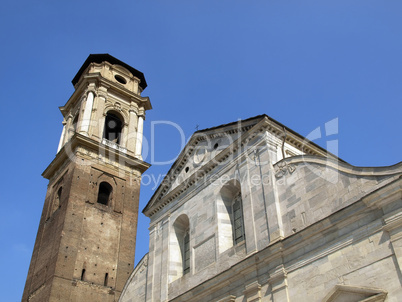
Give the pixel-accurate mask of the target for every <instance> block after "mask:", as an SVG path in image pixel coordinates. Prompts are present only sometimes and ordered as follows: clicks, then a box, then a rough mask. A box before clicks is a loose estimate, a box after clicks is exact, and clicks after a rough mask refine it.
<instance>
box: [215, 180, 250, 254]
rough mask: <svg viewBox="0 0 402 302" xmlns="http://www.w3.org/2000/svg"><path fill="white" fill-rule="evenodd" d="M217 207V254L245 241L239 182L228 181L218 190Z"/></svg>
mask: <svg viewBox="0 0 402 302" xmlns="http://www.w3.org/2000/svg"><path fill="white" fill-rule="evenodd" d="M219 193H220V194H219V197H218V200H217V206H218V240H219V252H220V253H222V252H224V251H226V250H228V249H229V248H231V247H232V246H234V245H237V244H239V243H241V242H243V241H244V240H245V231H244V217H243V202H242V197H241V188H240V183H239V181H237V180H235V179H233V180H230V181H228V182H227V183H226V184H225V185H224V186H223V187H222V188H221V190H220V192H219Z"/></svg>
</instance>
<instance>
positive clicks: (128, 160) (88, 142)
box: [42, 133, 151, 179]
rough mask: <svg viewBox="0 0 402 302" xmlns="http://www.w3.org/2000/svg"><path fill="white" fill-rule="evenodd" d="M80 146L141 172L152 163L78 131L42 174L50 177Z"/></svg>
mask: <svg viewBox="0 0 402 302" xmlns="http://www.w3.org/2000/svg"><path fill="white" fill-rule="evenodd" d="M78 147H82V148H84V149H85V150H88V151H91V152H93V153H95V154H102V155H104V156H105V157H106V158H113V159H114V160H115V162H117V163H124V165H127V166H128V167H129V168H132V169H135V170H137V171H139V172H140V173H141V174H142V173H144V172H145V171H146V170H147V169H148V168H149V167H150V166H151V165H150V164H148V163H146V162H144V161H142V160H139V159H137V158H135V157H133V156H130V155H127V154H125V153H123V152H119V151H118V150H115V149H113V148H110V147H108V146H106V145H103V144H100V143H99V142H97V141H95V140H93V139H91V138H88V137H86V136H84V135H81V134H79V133H76V134H74V136H73V137H72V138H71V140H70V141H69V142H68V143H67V144H65V145H64V146H63V148H62V149H61V150H60V151H59V152H58V153H57V154H56V157H55V158H54V159H53V161H52V162H51V163H50V164H49V166H48V167H47V168H46V169H45V171H44V172H43V173H42V176H43V177H44V178H46V179H50V178H51V177H52V176H53V175H54V174H55V173H56V172H57V170H58V169H59V168H60V167H61V166H62V165H63V164H64V163H66V162H67V161H72V159H71V157H70V156H76V153H77V150H76V149H77V148H78ZM119 165H120V164H119Z"/></svg>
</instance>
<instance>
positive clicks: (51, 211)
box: [23, 55, 402, 302]
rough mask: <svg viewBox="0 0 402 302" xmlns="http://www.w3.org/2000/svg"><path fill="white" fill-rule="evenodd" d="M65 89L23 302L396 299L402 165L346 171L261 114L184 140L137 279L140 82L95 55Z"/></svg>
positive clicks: (156, 206) (399, 293) (153, 208)
mask: <svg viewBox="0 0 402 302" xmlns="http://www.w3.org/2000/svg"><path fill="white" fill-rule="evenodd" d="M73 84H74V86H75V89H76V91H75V93H74V94H73V96H72V97H71V98H70V100H69V101H68V102H67V104H66V105H65V106H63V107H61V111H62V113H63V116H64V124H65V128H64V130H63V134H62V137H61V140H60V144H59V151H58V153H57V155H56V157H55V159H54V160H53V162H52V163H51V164H50V165H49V167H48V168H47V169H46V170H45V172H44V174H43V175H44V176H45V177H46V178H48V179H49V187H48V193H47V196H46V200H45V204H44V209H43V214H42V217H41V222H40V226H39V230H38V236H37V239H36V243H35V247H34V252H33V256H32V260H31V265H30V269H29V273H28V278H27V283H26V287H25V291H24V296H23V301H85V300H87V301H120V302H151V301H152V302H156V301H183V302H184V301H186V302H187V301H195V302H196V301H200V302H201V301H202V302H229V301H232V302H246V301H247V302H251V301H269V302H273V301H275V302H286V301H306V302H307V301H308V302H313V301H317V302H318V301H337V302H340V301H347V302H357V301H365V302H368V301H394V302H396V301H400V299H401V297H402V271H401V268H402V163H399V164H396V165H394V166H390V167H376V168H373V167H354V166H352V165H350V164H348V163H346V162H344V161H342V160H341V159H339V158H338V157H337V156H335V155H333V154H331V153H329V152H327V151H326V150H324V149H323V148H321V147H319V146H317V145H315V144H314V143H312V142H310V141H308V140H307V139H306V138H304V137H302V136H301V135H299V134H297V133H296V132H294V131H292V130H291V129H289V128H287V127H286V126H284V125H282V124H280V123H279V122H277V121H275V120H274V119H272V118H270V117H269V116H267V115H261V116H256V117H253V118H249V119H247V120H243V121H237V122H233V123H230V124H226V125H221V126H217V127H214V128H210V129H205V130H200V131H197V132H195V133H194V134H193V136H192V137H191V139H190V140H189V142H188V143H187V145H186V146H185V148H184V149H183V150H182V152H181V153H180V155H179V156H178V158H177V160H176V161H175V163H174V164H173V165H172V167H171V168H170V170H169V172H168V173H167V175H166V177H165V179H164V180H163V181H162V183H161V184H160V186H159V187H158V188H157V189H156V191H155V192H154V195H153V196H152V198H151V199H150V201H149V202H148V204H147V206H146V207H145V209H143V214H145V215H146V216H147V217H149V218H150V226H149V238H150V239H149V252H148V253H147V254H146V255H145V256H144V257H143V259H142V260H141V261H140V262H139V263H138V265H137V266H136V267H135V268H133V263H134V247H135V238H136V225H137V215H138V194H139V187H140V179H141V174H142V173H143V172H144V171H145V170H146V169H147V168H148V167H149V165H148V164H147V163H145V162H144V161H143V160H142V158H141V141H142V127H143V126H142V125H143V124H142V123H143V120H144V117H145V111H146V110H149V109H151V105H150V101H149V99H148V98H146V97H142V96H141V92H142V90H143V89H145V87H146V82H145V78H144V77H143V74H142V73H141V72H139V71H137V70H135V69H134V68H132V67H130V66H128V65H126V64H125V63H123V62H121V61H119V60H117V59H115V58H113V57H111V56H109V55H91V56H90V57H89V58H88V59H87V61H86V62H85V63H84V65H83V67H82V68H81V69H80V71H79V72H78V74H77V76H76V77H75V78H74V80H73Z"/></svg>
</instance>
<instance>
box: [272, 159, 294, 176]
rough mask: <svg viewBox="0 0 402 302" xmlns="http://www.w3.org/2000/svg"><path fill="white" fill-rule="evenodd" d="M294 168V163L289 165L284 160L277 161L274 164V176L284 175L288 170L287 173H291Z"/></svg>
mask: <svg viewBox="0 0 402 302" xmlns="http://www.w3.org/2000/svg"><path fill="white" fill-rule="evenodd" d="M295 170H296V166H295V165H292V164H290V165H289V164H288V163H287V162H286V161H283V162H279V163H278V164H277V165H276V166H275V177H276V178H281V177H283V176H284V175H286V173H288V172H289V174H292V173H293V172H294V171H295Z"/></svg>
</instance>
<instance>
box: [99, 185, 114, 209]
mask: <svg viewBox="0 0 402 302" xmlns="http://www.w3.org/2000/svg"><path fill="white" fill-rule="evenodd" d="M112 190H113V188H112V186H111V185H109V184H108V183H107V182H101V183H100V185H99V192H98V203H101V204H104V205H106V206H107V205H108V204H109V201H110V199H111V197H112Z"/></svg>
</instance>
